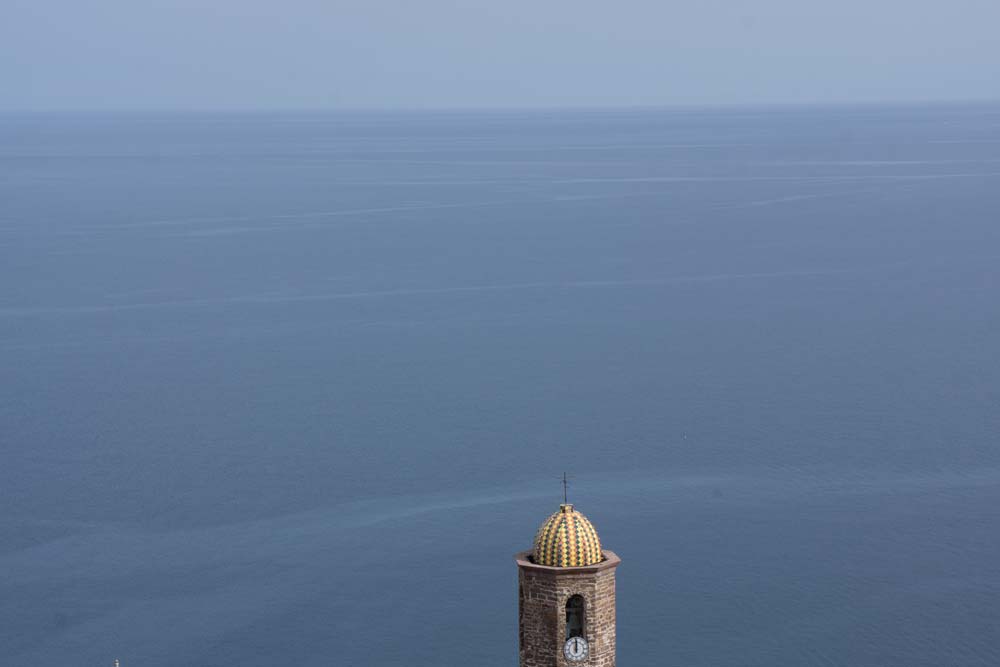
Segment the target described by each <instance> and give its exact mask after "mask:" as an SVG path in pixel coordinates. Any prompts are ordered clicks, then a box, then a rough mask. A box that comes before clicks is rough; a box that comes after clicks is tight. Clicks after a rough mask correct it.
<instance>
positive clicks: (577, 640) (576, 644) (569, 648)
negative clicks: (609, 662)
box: [563, 637, 590, 662]
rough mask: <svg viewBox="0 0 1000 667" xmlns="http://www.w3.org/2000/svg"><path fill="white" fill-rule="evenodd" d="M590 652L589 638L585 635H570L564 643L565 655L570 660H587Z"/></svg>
mask: <svg viewBox="0 0 1000 667" xmlns="http://www.w3.org/2000/svg"><path fill="white" fill-rule="evenodd" d="M589 654H590V647H589V646H587V640H586V639H584V638H583V637H570V638H569V639H567V640H566V643H565V644H563V655H564V656H566V659H567V660H569V661H570V662H580V661H581V660H585V659H586V658H587V656H588V655H589Z"/></svg>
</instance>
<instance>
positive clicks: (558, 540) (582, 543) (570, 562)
mask: <svg viewBox="0 0 1000 667" xmlns="http://www.w3.org/2000/svg"><path fill="white" fill-rule="evenodd" d="M603 559H604V557H603V555H602V554H601V540H600V539H599V538H598V537H597V531H596V530H594V526H593V524H591V523H590V520H588V519H587V517H585V516H584V515H583V514H581V513H580V512H577V511H576V510H575V509H573V505H572V504H570V503H564V504H562V505H560V506H559V511H558V512H556V513H555V514H553V515H552V516H550V517H549V518H548V519H546V520H545V522H544V523H542V525H541V526H540V527H539V528H538V532H537V533H536V534H535V548H534V550H533V551H532V557H531V560H532V561H533V562H535V563H536V564H538V565H547V566H549V567H585V566H587V565H596V564H597V563H600V562H601V561H602V560H603Z"/></svg>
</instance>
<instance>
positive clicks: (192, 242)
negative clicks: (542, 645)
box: [0, 105, 1000, 667]
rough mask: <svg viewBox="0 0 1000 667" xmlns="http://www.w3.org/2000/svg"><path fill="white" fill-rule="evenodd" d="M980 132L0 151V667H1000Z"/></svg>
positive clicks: (913, 110)
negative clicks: (573, 516) (560, 645)
mask: <svg viewBox="0 0 1000 667" xmlns="http://www.w3.org/2000/svg"><path fill="white" fill-rule="evenodd" d="M998 211H1000V107H998V106H988V105H978V106H971V105H970V106H958V105H954V106H944V105H942V106H926V107H918V106H910V107H875V106H868V107H837V108H833V107H831V108H819V107H817V108H785V109H765V108H753V109H731V110H724V111H723V110H715V111H708V110H694V109H692V110H660V111H656V110H649V111H614V112H611V111H592V112H562V111H551V112H530V113H528V112H524V113H519V112H462V113H459V112H453V113H431V112H426V113H371V114H272V115H264V114H259V115H254V114H242V115H240V114H234V115H226V114H194V113H191V114H173V115H156V114H136V115H127V114H119V115H112V114H107V115H101V114H89V115H69V114H48V115H8V116H4V117H3V118H2V119H0V377H2V379H3V381H2V383H0V463H2V465H0V508H2V510H3V511H2V512H0V573H2V574H0V658H2V660H0V662H3V664H7V663H10V664H24V665H81V666H83V665H87V666H90V665H110V664H111V663H112V661H113V659H114V658H115V657H120V658H121V659H122V664H123V667H168V666H169V667H182V666H188V665H190V666H192V667H193V666H196V665H197V666H219V667H230V666H232V667H236V666H239V667H255V666H261V667H264V666H267V667H271V666H273V665H277V664H296V665H303V666H311V665H316V666H325V665H370V666H373V667H381V666H388V665H398V664H404V663H405V664H412V665H465V664H477V665H497V666H500V665H512V664H516V659H517V645H516V642H517V634H516V583H515V582H516V569H515V566H514V563H513V560H512V558H511V557H512V555H513V553H514V552H515V551H518V550H521V549H524V548H527V547H528V546H530V543H531V540H532V538H533V535H534V530H535V528H536V526H537V525H538V523H540V522H541V521H542V520H543V518H544V517H545V516H546V515H547V514H548V513H550V512H552V511H554V510H555V509H556V508H557V505H558V502H559V501H560V500H561V487H560V484H559V481H558V480H559V477H560V475H561V474H562V472H563V471H564V470H566V471H568V472H569V473H570V474H571V475H572V476H573V478H572V486H571V488H570V496H571V498H570V499H571V500H572V501H573V502H575V503H576V505H577V507H578V508H579V509H580V510H581V511H583V512H584V513H586V514H587V515H588V516H589V517H590V518H591V520H592V521H593V522H594V524H595V526H596V527H597V529H598V531H599V532H600V535H601V537H602V540H603V542H604V545H605V547H606V548H610V549H613V550H615V551H616V552H617V553H618V554H619V555H620V556H621V557H622V559H623V564H622V566H621V568H620V569H619V571H618V586H619V588H618V655H619V662H620V664H622V665H623V666H638V665H677V666H684V667H691V666H700V665H704V666H706V667H707V666H711V667H721V666H725V665H731V666H734V667H735V666H740V667H744V666H751V665H760V666H762V667H763V666H765V665H766V666H768V667H778V666H788V667H804V666H811V665H816V666H819V665H851V666H870V667H891V666H898V667H922V666H925V667H941V666H943V665H949V666H969V667H971V666H984V667H985V666H993V665H996V664H998V662H1000V606H998V603H997V600H998V595H1000V510H998V509H997V508H998V507H1000V448H998V434H1000V412H998V410H997V406H998V398H1000V308H998V303H1000V228H998V224H997V220H998Z"/></svg>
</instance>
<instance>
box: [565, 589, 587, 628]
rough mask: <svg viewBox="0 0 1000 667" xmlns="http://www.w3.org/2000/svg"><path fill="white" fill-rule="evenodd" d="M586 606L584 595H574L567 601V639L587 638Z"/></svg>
mask: <svg viewBox="0 0 1000 667" xmlns="http://www.w3.org/2000/svg"><path fill="white" fill-rule="evenodd" d="M585 606H586V603H585V602H584V601H583V596H582V595H573V596H570V598H569V599H568V600H566V639H570V638H572V637H586V634H587V633H586V625H585V622H586V618H585V614H584V612H585V609H584V607H585Z"/></svg>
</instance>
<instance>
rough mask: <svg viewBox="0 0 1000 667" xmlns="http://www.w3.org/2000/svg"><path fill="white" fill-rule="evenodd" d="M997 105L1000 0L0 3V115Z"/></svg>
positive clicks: (77, 0)
mask: <svg viewBox="0 0 1000 667" xmlns="http://www.w3.org/2000/svg"><path fill="white" fill-rule="evenodd" d="M995 98H1000V0H823V1H819V0H742V1H738V0H685V1H683V2H680V1H677V0H618V1H613V0H601V1H597V0H284V1H283V2H275V1H269V0H0V109H8V110H10V109H63V108H118V107H127V108H133V107H141V108H149V107H157V108H165V107H169V108H178V107H179V108H261V107H266V108H288V107H293V108H298V107H335V108H336V107H467V106H486V107H498V106H503V107H511V106H514V107H518V106H608V105H670V104H718V103H722V104H745V103H775V102H778V103H780V102H822V101H844V102H852V101H878V100H950V99H995Z"/></svg>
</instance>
